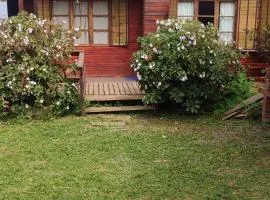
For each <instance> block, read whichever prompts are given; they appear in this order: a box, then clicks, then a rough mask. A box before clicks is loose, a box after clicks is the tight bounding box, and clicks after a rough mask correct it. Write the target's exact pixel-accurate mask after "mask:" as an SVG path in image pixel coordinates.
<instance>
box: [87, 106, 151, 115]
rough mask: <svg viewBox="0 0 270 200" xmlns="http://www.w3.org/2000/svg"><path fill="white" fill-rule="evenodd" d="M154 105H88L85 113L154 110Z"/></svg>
mask: <svg viewBox="0 0 270 200" xmlns="http://www.w3.org/2000/svg"><path fill="white" fill-rule="evenodd" d="M155 108H156V107H155V106H150V105H149V106H115V107H112V106H111V107H90V108H86V109H85V113H111V112H126V111H146V110H155Z"/></svg>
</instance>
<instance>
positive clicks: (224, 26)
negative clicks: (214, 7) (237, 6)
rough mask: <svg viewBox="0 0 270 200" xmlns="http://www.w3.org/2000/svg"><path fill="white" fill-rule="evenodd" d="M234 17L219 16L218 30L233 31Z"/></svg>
mask: <svg viewBox="0 0 270 200" xmlns="http://www.w3.org/2000/svg"><path fill="white" fill-rule="evenodd" d="M233 28H234V18H233V17H220V19H219V31H220V32H233Z"/></svg>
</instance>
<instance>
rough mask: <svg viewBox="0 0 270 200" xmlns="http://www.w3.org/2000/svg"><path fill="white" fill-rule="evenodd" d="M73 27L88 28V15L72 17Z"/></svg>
mask: <svg viewBox="0 0 270 200" xmlns="http://www.w3.org/2000/svg"><path fill="white" fill-rule="evenodd" d="M74 27H79V28H80V29H88V17H84V16H83V17H74Z"/></svg>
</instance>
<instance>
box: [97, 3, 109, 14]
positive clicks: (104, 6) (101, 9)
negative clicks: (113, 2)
mask: <svg viewBox="0 0 270 200" xmlns="http://www.w3.org/2000/svg"><path fill="white" fill-rule="evenodd" d="M108 5H109V4H108V1H104V0H94V1H93V14H94V15H108V14H109V6H108Z"/></svg>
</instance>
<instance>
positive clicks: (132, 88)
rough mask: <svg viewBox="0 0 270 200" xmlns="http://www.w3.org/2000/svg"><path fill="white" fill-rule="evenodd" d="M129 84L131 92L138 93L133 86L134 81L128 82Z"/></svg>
mask: <svg viewBox="0 0 270 200" xmlns="http://www.w3.org/2000/svg"><path fill="white" fill-rule="evenodd" d="M127 86H128V87H129V90H130V92H131V94H137V93H136V91H135V89H134V87H133V85H132V82H130V81H129V82H127Z"/></svg>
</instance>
